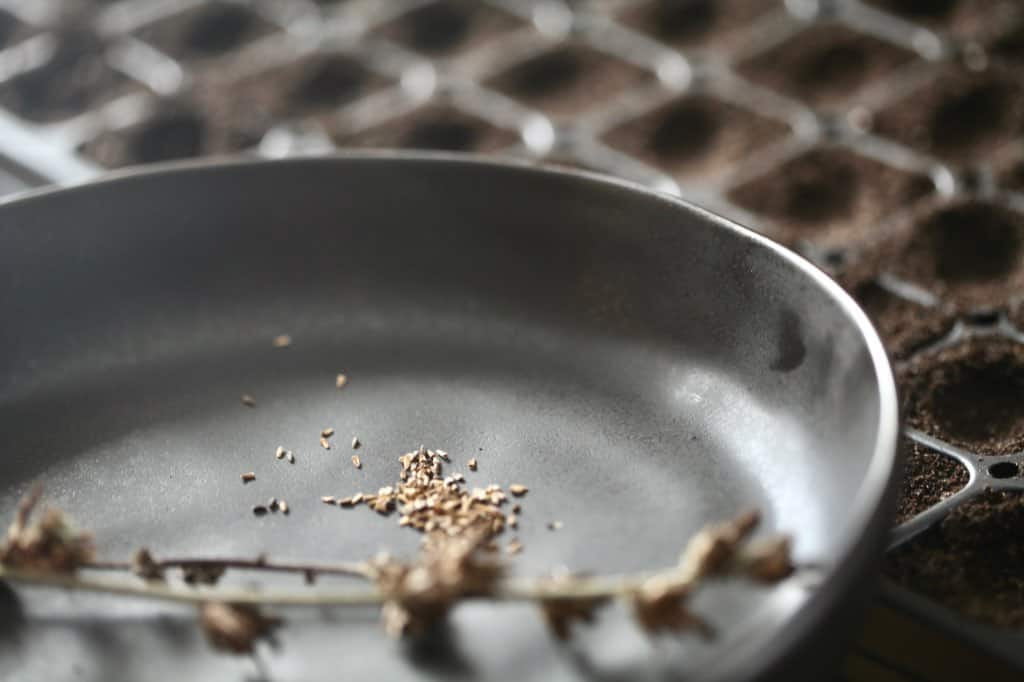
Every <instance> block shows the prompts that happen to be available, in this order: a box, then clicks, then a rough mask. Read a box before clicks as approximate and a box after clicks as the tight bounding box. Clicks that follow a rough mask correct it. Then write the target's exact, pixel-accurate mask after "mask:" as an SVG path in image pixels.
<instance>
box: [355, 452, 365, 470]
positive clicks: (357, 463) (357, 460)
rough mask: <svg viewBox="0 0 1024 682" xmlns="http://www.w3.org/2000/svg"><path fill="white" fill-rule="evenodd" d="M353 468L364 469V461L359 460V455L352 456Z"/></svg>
mask: <svg viewBox="0 0 1024 682" xmlns="http://www.w3.org/2000/svg"><path fill="white" fill-rule="evenodd" d="M352 466H354V467H355V468H356V469H362V468H363V460H361V459H359V455H352Z"/></svg>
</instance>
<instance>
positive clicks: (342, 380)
mask: <svg viewBox="0 0 1024 682" xmlns="http://www.w3.org/2000/svg"><path fill="white" fill-rule="evenodd" d="M347 383H348V377H347V376H345V375H344V374H339V375H338V376H336V377H334V387H335V388H344V387H345V384H347Z"/></svg>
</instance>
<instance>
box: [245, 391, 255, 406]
mask: <svg viewBox="0 0 1024 682" xmlns="http://www.w3.org/2000/svg"><path fill="white" fill-rule="evenodd" d="M242 404H243V405H245V406H246V407H256V398H253V397H252V396H251V395H249V394H248V393H243V394H242Z"/></svg>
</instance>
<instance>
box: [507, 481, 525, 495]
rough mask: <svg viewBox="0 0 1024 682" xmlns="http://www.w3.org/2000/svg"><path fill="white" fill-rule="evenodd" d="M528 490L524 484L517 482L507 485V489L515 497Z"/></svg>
mask: <svg viewBox="0 0 1024 682" xmlns="http://www.w3.org/2000/svg"><path fill="white" fill-rule="evenodd" d="M529 490H530V489H529V488H527V487H526V486H525V485H520V484H519V483H513V484H512V485H510V486H509V487H508V491H509V492H510V493H512V494H513V495H515V496H516V497H522V496H523V495H525V494H526V493H527V492H529Z"/></svg>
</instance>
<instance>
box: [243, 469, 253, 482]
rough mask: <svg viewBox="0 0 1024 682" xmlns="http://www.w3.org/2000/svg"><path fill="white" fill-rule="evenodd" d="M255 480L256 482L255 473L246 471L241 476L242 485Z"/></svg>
mask: <svg viewBox="0 0 1024 682" xmlns="http://www.w3.org/2000/svg"><path fill="white" fill-rule="evenodd" d="M255 480H256V473H255V472H252V471H247V472H245V473H244V474H242V483H248V482H249V481H255Z"/></svg>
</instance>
